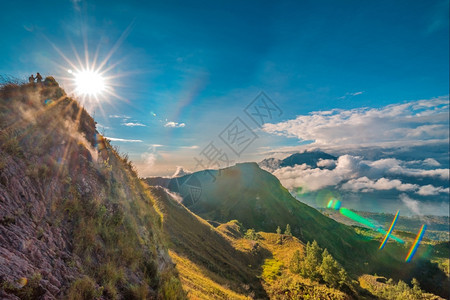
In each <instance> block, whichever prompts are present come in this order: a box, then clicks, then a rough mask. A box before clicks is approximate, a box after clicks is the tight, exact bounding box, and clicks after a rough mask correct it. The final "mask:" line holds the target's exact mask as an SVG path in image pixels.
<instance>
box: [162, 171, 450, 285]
mask: <svg viewBox="0 0 450 300" xmlns="http://www.w3.org/2000/svg"><path fill="white" fill-rule="evenodd" d="M211 175H214V176H215V179H216V180H214V178H213V177H212V176H211ZM169 189H171V190H172V191H174V192H177V193H180V194H181V195H182V196H183V199H184V200H183V203H184V204H185V205H186V206H187V207H188V208H189V209H190V210H191V211H192V212H194V213H195V214H198V215H199V216H201V217H202V218H204V219H206V220H209V221H214V222H220V223H227V222H229V221H231V220H238V221H239V222H240V223H242V225H243V227H245V228H247V229H248V228H254V229H256V230H257V231H263V232H275V230H276V228H277V226H280V227H281V228H283V229H284V228H285V227H286V225H287V224H289V225H290V227H291V231H292V234H293V235H294V236H295V237H297V238H298V239H299V240H301V241H302V242H304V243H306V242H308V241H310V242H311V241H313V240H316V241H317V242H318V243H319V245H320V246H321V247H322V248H327V249H328V251H329V252H330V253H331V254H332V255H333V256H334V257H335V258H336V259H337V260H338V261H339V263H341V264H342V265H343V266H345V268H346V269H347V270H348V271H349V272H350V273H351V274H354V275H355V276H356V275H358V274H363V273H369V274H374V273H378V274H382V275H384V276H386V277H392V278H394V279H396V280H398V279H403V280H405V281H407V282H410V281H411V279H412V277H414V276H415V277H421V278H420V280H422V281H424V282H426V281H429V279H428V278H429V277H430V276H431V278H433V280H434V281H435V283H430V282H428V283H425V285H424V286H426V288H428V289H431V290H432V291H433V292H439V291H440V292H441V293H443V294H446V293H447V292H448V290H445V288H444V286H445V284H446V283H447V280H448V278H447V277H446V275H445V273H444V272H442V271H441V270H439V269H438V267H437V265H433V264H429V263H427V261H428V260H427V259H428V258H427V256H426V252H427V251H428V249H426V248H423V247H422V248H420V249H419V252H418V253H417V257H418V259H415V260H414V261H413V263H410V264H406V263H405V262H404V257H406V254H407V252H408V250H409V247H410V246H411V243H412V240H413V238H414V237H410V238H408V242H407V243H406V244H404V245H401V244H398V243H395V242H390V243H389V245H388V247H385V249H384V250H383V251H379V250H378V246H379V243H380V240H379V239H374V238H372V237H368V236H366V235H363V234H358V233H357V232H356V231H355V230H354V229H353V228H352V227H349V226H346V225H343V224H340V223H338V222H336V221H334V220H332V219H330V218H328V217H326V216H324V215H322V214H321V213H320V212H319V211H317V210H315V209H313V208H311V207H309V206H307V205H305V204H303V203H301V202H299V201H298V200H296V199H294V198H293V197H292V196H291V194H290V193H289V192H288V191H287V190H286V189H285V188H284V187H283V186H282V185H281V184H280V182H279V181H278V179H277V178H276V177H274V176H273V175H272V174H270V173H268V172H266V171H263V170H261V169H260V168H259V167H258V166H257V165H256V164H255V163H245V164H237V165H236V166H233V167H230V168H226V169H223V170H220V173H219V171H214V170H212V171H211V170H210V171H201V172H197V173H194V174H191V175H187V176H184V177H181V178H174V179H173V180H172V181H171V182H170V183H169ZM420 257H422V259H419V258H420ZM428 262H429V261H428ZM424 274H428V275H424ZM418 279H419V278H418ZM443 289H444V290H443Z"/></svg>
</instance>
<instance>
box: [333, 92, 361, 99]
mask: <svg viewBox="0 0 450 300" xmlns="http://www.w3.org/2000/svg"><path fill="white" fill-rule="evenodd" d="M362 94H364V91H360V92H353V93H351V92H349V93H345V95H344V96H342V97H339V98H338V99H346V98H350V97H354V96H358V95H362Z"/></svg>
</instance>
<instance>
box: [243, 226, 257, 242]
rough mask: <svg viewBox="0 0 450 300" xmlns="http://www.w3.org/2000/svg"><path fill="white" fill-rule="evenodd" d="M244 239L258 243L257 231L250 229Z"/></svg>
mask: <svg viewBox="0 0 450 300" xmlns="http://www.w3.org/2000/svg"><path fill="white" fill-rule="evenodd" d="M244 238H246V239H249V240H254V241H257V240H258V239H259V235H258V233H256V231H255V229H253V228H252V229H248V230H247V232H246V233H245V235H244Z"/></svg>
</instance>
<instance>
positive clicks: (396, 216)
mask: <svg viewBox="0 0 450 300" xmlns="http://www.w3.org/2000/svg"><path fill="white" fill-rule="evenodd" d="M399 214H400V210H397V213H396V214H395V216H394V219H393V220H392V223H391V226H390V227H389V230H388V232H387V233H386V235H385V236H384V239H383V241H382V242H381V245H380V248H379V249H380V250H381V249H383V248H384V245H386V243H387V241H388V239H389V236H390V235H391V233H392V230H394V226H395V224H396V223H397V219H398V216H399Z"/></svg>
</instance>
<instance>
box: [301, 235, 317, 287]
mask: <svg viewBox="0 0 450 300" xmlns="http://www.w3.org/2000/svg"><path fill="white" fill-rule="evenodd" d="M321 262H322V249H321V248H320V247H319V244H317V242H316V241H313V242H312V243H310V242H308V243H307V244H306V256H305V262H304V264H303V266H302V268H301V271H300V274H301V275H302V276H303V277H307V278H310V279H313V280H316V281H318V280H320V277H321V276H320V272H319V267H320V265H321Z"/></svg>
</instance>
